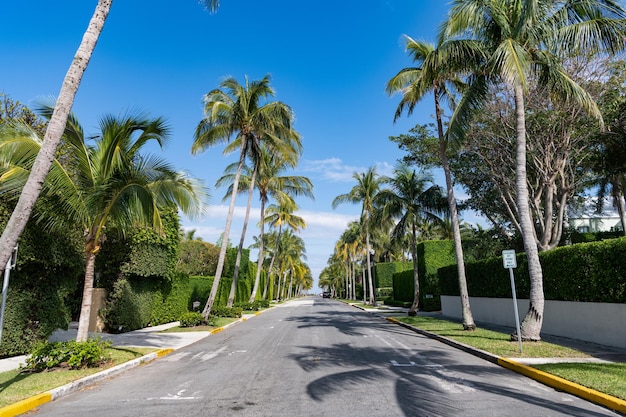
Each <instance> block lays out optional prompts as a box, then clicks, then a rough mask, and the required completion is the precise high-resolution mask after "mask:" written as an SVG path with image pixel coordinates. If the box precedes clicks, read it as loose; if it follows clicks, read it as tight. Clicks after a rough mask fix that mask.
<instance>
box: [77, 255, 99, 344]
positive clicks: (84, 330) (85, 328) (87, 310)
mask: <svg viewBox="0 0 626 417" xmlns="http://www.w3.org/2000/svg"><path fill="white" fill-rule="evenodd" d="M86 257H87V259H86V263H85V283H84V285H83V301H82V303H81V305H80V317H79V319H78V333H77V334H76V341H77V342H85V341H86V340H87V338H88V337H89V333H88V332H89V318H90V316H91V302H92V294H93V280H94V279H93V278H94V271H95V265H96V254H95V253H94V252H93V251H92V250H87V251H86Z"/></svg>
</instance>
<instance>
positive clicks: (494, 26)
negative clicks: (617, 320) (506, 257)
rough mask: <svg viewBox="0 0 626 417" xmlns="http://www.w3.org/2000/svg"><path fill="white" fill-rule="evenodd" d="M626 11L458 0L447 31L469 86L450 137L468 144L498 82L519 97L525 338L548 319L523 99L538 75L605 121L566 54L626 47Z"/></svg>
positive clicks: (546, 0)
mask: <svg viewBox="0 0 626 417" xmlns="http://www.w3.org/2000/svg"><path fill="white" fill-rule="evenodd" d="M625 16H626V12H625V11H624V9H623V7H622V6H621V4H620V3H619V2H618V1H614V0H566V1H561V2H554V1H551V0H455V1H454V2H453V3H452V9H451V11H450V13H449V15H448V20H447V21H446V22H445V23H444V25H442V29H441V33H440V39H441V40H442V41H444V40H445V42H443V43H442V45H440V50H444V51H445V54H446V55H445V56H446V57H448V58H449V60H450V61H451V62H452V63H453V66H454V65H458V66H459V67H461V65H462V64H467V65H468V68H469V69H471V70H472V71H473V75H472V77H471V83H470V86H469V88H468V90H467V91H466V93H465V95H464V97H463V98H462V100H461V102H460V104H459V106H458V107H457V109H456V111H455V114H454V115H453V118H452V121H451V124H450V128H449V129H448V133H449V134H451V135H453V137H455V138H462V136H463V132H464V131H465V130H466V129H467V126H468V123H469V122H470V121H471V117H472V116H473V114H474V113H475V112H476V111H477V110H478V109H479V108H480V105H481V103H482V102H483V101H484V99H485V98H486V96H487V94H488V91H489V86H490V84H492V83H504V84H506V85H507V86H508V87H509V88H510V89H511V90H512V91H513V95H514V103H515V104H514V106H515V114H516V132H517V135H516V143H515V149H516V152H515V153H516V172H515V179H516V201H517V207H516V208H517V212H518V216H519V221H520V228H521V234H522V237H523V240H524V249H525V251H526V256H527V259H528V270H529V274H530V279H531V290H530V306H529V310H528V313H527V314H526V317H525V318H524V320H523V322H522V325H521V335H514V337H515V338H519V337H521V338H522V339H524V340H540V332H541V327H542V323H543V314H544V296H543V274H542V269H541V264H540V262H539V255H538V248H537V244H536V240H535V232H534V226H533V223H532V217H531V213H530V208H529V194H528V186H527V175H526V169H527V168H526V152H527V148H526V123H525V120H526V119H525V116H526V111H525V93H526V91H527V90H528V80H529V77H531V76H533V75H534V76H536V78H537V80H538V81H539V83H540V85H543V86H545V87H546V89H547V91H548V92H549V93H550V95H551V97H552V98H553V99H555V100H561V101H565V102H575V103H578V104H579V105H580V106H581V107H582V108H583V109H584V110H585V111H586V112H587V113H589V114H590V115H592V116H594V117H596V118H598V119H599V120H601V115H600V112H599V110H598V107H597V105H596V103H595V102H594V101H593V100H592V99H591V97H590V96H589V94H588V93H587V92H586V91H585V90H583V89H582V88H581V87H580V86H579V85H578V84H577V83H576V82H574V81H573V79H572V78H571V77H569V76H568V75H567V73H566V72H565V70H564V68H563V66H562V64H561V63H562V60H563V57H564V56H565V55H566V54H575V53H593V52H595V51H599V50H601V51H604V52H607V53H610V54H612V53H615V52H617V51H619V50H622V49H623V48H624V41H623V40H624V32H625V31H624V17H625Z"/></svg>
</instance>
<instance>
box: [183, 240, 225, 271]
mask: <svg viewBox="0 0 626 417" xmlns="http://www.w3.org/2000/svg"><path fill="white" fill-rule="evenodd" d="M219 253H220V249H219V248H218V247H217V246H215V245H212V244H211V243H209V242H203V241H201V240H183V241H181V242H180V247H179V250H178V260H177V262H176V270H177V271H179V272H184V273H186V274H189V275H192V276H193V275H199V276H207V277H208V276H213V275H215V270H216V269H217V261H218V258H219Z"/></svg>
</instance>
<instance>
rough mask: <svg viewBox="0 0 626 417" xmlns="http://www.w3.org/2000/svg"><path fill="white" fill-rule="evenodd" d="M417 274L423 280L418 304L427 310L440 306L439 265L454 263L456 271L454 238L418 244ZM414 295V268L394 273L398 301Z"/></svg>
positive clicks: (437, 308) (407, 299)
mask: <svg viewBox="0 0 626 417" xmlns="http://www.w3.org/2000/svg"><path fill="white" fill-rule="evenodd" d="M417 259H418V263H417V266H418V275H419V282H420V301H419V306H420V308H421V309H422V310H425V311H437V310H440V309H441V298H440V295H441V289H440V286H439V275H438V271H439V268H440V267H442V266H444V265H451V264H454V271H455V277H456V278H457V288H458V276H457V275H456V258H455V255H454V242H453V241H451V240H429V241H425V242H422V243H420V244H419V245H417ZM414 296H415V278H414V276H413V269H412V268H411V269H409V270H406V271H402V272H397V273H395V274H394V275H393V298H394V299H395V300H398V301H404V302H409V301H413V297H414Z"/></svg>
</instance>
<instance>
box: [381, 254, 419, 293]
mask: <svg viewBox="0 0 626 417" xmlns="http://www.w3.org/2000/svg"><path fill="white" fill-rule="evenodd" d="M412 268H413V262H411V261H408V262H406V261H404V262H383V263H377V264H376V265H374V277H375V279H376V285H375V286H376V288H387V287H389V288H391V287H393V274H395V273H396V272H402V271H406V270H407V269H412Z"/></svg>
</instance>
